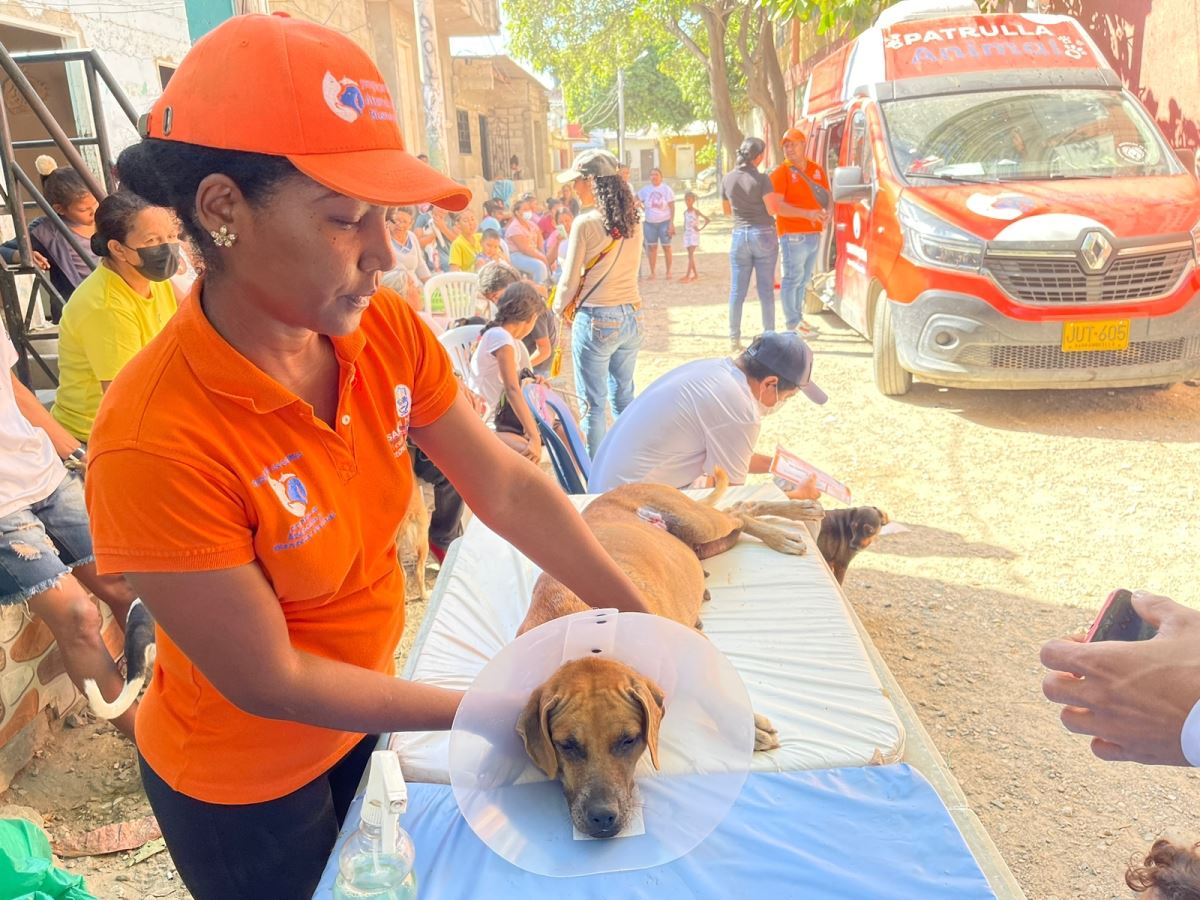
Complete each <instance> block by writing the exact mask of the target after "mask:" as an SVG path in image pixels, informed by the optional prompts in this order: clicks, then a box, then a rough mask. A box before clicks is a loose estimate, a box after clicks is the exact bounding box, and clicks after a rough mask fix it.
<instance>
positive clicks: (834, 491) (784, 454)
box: [771, 447, 850, 503]
mask: <svg viewBox="0 0 1200 900" xmlns="http://www.w3.org/2000/svg"><path fill="white" fill-rule="evenodd" d="M771 474H772V475H774V476H775V484H777V485H778V486H779V488H780V490H783V491H794V490H795V489H796V488H798V487H800V485H801V484H803V483H804V482H806V481H808V479H809V478H814V479H816V481H815V483H816V486H817V490H819V491H820V492H821V493H822V494H828V495H829V496H830V497H833V498H834V499H835V500H841V501H842V502H843V503H849V502H850V488H848V487H846V486H845V485H844V484H842V483H841V482H840V481H838V480H837V479H836V478H834V477H833V476H832V475H828V474H826V473H825V472H822V471H821V470H820V469H818V468H817V467H816V466H814V465H810V464H809V463H806V462H805V461H804V460H802V459H801V458H800V457H798V456H796V454H794V453H789V452H788V451H787V450H784V449H783V448H782V447H776V448H775V457H774V459H772V460H771Z"/></svg>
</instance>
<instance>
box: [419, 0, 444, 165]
mask: <svg viewBox="0 0 1200 900" xmlns="http://www.w3.org/2000/svg"><path fill="white" fill-rule="evenodd" d="M434 5H435V4H434V0H413V19H414V21H415V22H416V26H417V56H418V57H419V59H420V65H421V106H422V109H423V111H424V116H425V143H426V145H427V146H428V148H429V164H430V165H431V166H433V167H434V168H435V169H439V170H440V171H442V172H448V170H449V167H448V166H447V163H448V162H449V157H448V148H447V146H446V91H445V88H444V86H443V84H442V67H441V63H440V60H439V59H438V34H437V15H436V13H435V12H434Z"/></svg>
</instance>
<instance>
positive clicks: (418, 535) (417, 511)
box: [396, 477, 430, 600]
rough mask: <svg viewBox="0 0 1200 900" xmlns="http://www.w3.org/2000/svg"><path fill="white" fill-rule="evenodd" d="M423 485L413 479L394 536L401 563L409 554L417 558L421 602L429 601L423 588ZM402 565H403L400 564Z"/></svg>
mask: <svg viewBox="0 0 1200 900" xmlns="http://www.w3.org/2000/svg"><path fill="white" fill-rule="evenodd" d="M424 488H425V483H424V482H422V481H421V480H420V479H418V478H415V477H414V478H413V488H412V499H411V500H409V502H408V512H407V513H405V515H404V521H403V522H401V523H400V530H399V532H398V533H397V535H396V554H397V556H398V557H399V558H400V560H401V561H403V559H404V557H405V556H406V555H408V554H409V553H412V554H415V555H416V558H417V565H416V571H415V572H414V577H415V579H416V582H417V592H418V595H419V596H420V598H421V599H422V600H428V599H429V590H428V589H427V588H426V587H425V566H426V564H427V563H428V562H429V520H430V512H429V507H428V506H426V505H425V492H424ZM402 564H403V563H402Z"/></svg>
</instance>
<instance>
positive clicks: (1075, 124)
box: [804, 0, 1200, 395]
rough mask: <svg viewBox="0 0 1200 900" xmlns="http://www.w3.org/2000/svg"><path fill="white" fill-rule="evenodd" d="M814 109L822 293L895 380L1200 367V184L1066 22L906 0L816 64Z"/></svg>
mask: <svg viewBox="0 0 1200 900" xmlns="http://www.w3.org/2000/svg"><path fill="white" fill-rule="evenodd" d="M951 2H954V0H951ZM804 113H805V115H806V116H810V117H813V119H814V120H815V125H814V140H813V141H812V143H811V144H810V146H811V147H812V154H813V156H814V158H815V159H817V160H820V161H822V162H824V163H826V164H827V165H828V167H829V169H830V170H831V171H832V173H833V175H832V188H833V197H834V203H835V209H834V214H833V216H831V220H830V221H831V227H830V228H829V229H827V231H826V238H825V240H826V246H825V251H826V252H825V254H824V258H823V260H822V261H823V263H824V266H825V268H826V269H827V270H829V271H830V272H832V278H833V282H834V283H833V290H832V291H830V292H827V293H826V295H825V297H826V299H825V301H824V302H825V303H826V304H827V305H828V306H829V307H830V308H831V309H833V311H834V312H836V313H837V314H838V315H839V316H840V317H841V318H842V319H844V320H845V321H846V322H847V323H848V324H849V325H851V326H852V327H853V328H855V329H856V330H857V331H859V332H861V333H862V334H863V335H865V336H866V337H867V338H869V339H870V340H871V342H872V344H873V348H874V350H873V356H874V368H875V381H876V384H877V386H878V387H879V389H880V390H881V391H882V392H883V393H885V394H890V395H898V394H904V393H906V392H907V391H908V390H909V388H910V387H911V385H912V379H913V376H914V375H915V376H916V377H918V378H920V379H921V380H923V381H929V382H932V383H935V384H940V385H948V386H952V387H986V388H1072V387H1086V386H1104V387H1114V386H1134V385H1156V384H1169V383H1172V382H1175V381H1180V380H1183V379H1187V378H1192V377H1196V376H1197V375H1200V272H1198V270H1197V262H1198V259H1200V184H1198V183H1197V180H1196V178H1195V176H1194V175H1193V174H1192V172H1191V171H1190V169H1189V167H1188V166H1185V165H1184V164H1183V163H1182V162H1181V161H1180V158H1179V157H1178V156H1177V155H1176V153H1175V151H1173V150H1172V149H1171V147H1170V146H1168V144H1167V143H1166V141H1165V140H1164V139H1163V136H1162V134H1161V133H1160V131H1159V129H1158V127H1157V126H1156V125H1155V123H1154V120H1153V119H1152V118H1151V117H1150V116H1149V115H1148V114H1147V112H1146V110H1145V109H1144V108H1143V107H1142V105H1141V104H1140V103H1139V102H1138V100H1137V98H1136V97H1134V96H1133V95H1132V94H1131V93H1130V92H1129V91H1127V90H1125V89H1124V88H1123V87H1122V85H1121V81H1120V79H1119V78H1118V77H1117V75H1116V73H1115V72H1113V71H1112V69H1111V68H1110V67H1109V66H1108V65H1107V63H1106V62H1105V60H1104V57H1103V56H1102V55H1101V54H1100V52H1099V51H1098V50H1097V48H1096V46H1095V44H1093V42H1092V41H1091V39H1090V38H1089V37H1088V35H1087V33H1086V32H1085V31H1084V30H1083V29H1082V28H1081V27H1080V26H1079V24H1078V23H1077V22H1076V21H1075V20H1074V19H1071V18H1069V17H1065V16H1050V15H1035V14H1028V15H1014V14H999V15H982V14H980V13H979V11H978V9H977V8H975V7H973V6H972V5H971V4H968V5H967V7H966V8H964V7H963V6H962V4H961V3H957V4H956V6H954V7H952V8H945V7H944V8H943V9H941V10H938V9H937V8H936V2H935V3H931V2H929V0H906V2H902V3H899V4H897V5H896V6H893V7H891V8H889V9H887V10H885V11H884V12H883V13H882V14H881V15H880V17H879V19H878V20H877V21H876V23H875V25H874V26H873V27H872V28H870V29H868V30H866V31H865V32H864V33H863V34H861V35H860V36H859V37H858V38H856V39H855V40H854V41H853V42H852V43H850V44H848V45H846V46H844V47H842V48H841V49H840V50H838V51H837V52H835V53H833V54H831V55H830V56H829V57H828V58H826V59H824V60H822V61H821V62H820V63H818V64H817V65H816V66H815V67H814V69H813V72H812V74H811V76H810V78H809V83H808V86H807V92H806V97H805V108H804Z"/></svg>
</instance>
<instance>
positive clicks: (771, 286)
mask: <svg viewBox="0 0 1200 900" xmlns="http://www.w3.org/2000/svg"><path fill="white" fill-rule="evenodd" d="M766 150H767V145H766V144H765V143H763V141H762V139H761V138H756V137H750V138H746V140H744V141H742V146H740V147H739V148H738V151H737V166H736V167H735V168H734V169H733V171H731V172H730V173H729V174H728V175H726V176H725V178H724V179H723V180H722V181H721V203H722V205H723V206H724V208H725V215H727V216H728V215H732V216H733V243H732V244H731V245H730V248H729V266H730V269H731V273H730V284H729V344H730V349H732V350H740V349H742V306H743V305H744V304H745V302H746V293H747V291H749V289H750V275H751V274H753V275H754V281H755V285H756V287H757V288H758V302H759V303H760V304H761V305H762V327H763V331H774V330H775V263H776V262H777V261H778V259H779V241H778V238H777V237H776V235H775V217H774V216H773V215H772V214H771V212H770V211H769V210H768V209H767V204H766V202H765V198H766V197H767V196H769V195H770V194H773V193H774V192H775V188H774V186H772V184H771V179H770V178H769V177H768V176H767V175H766V173H764V172H760V171H759V168H758V167H759V164H760V163H762V160H763V156H764V155H765V154H766Z"/></svg>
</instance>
